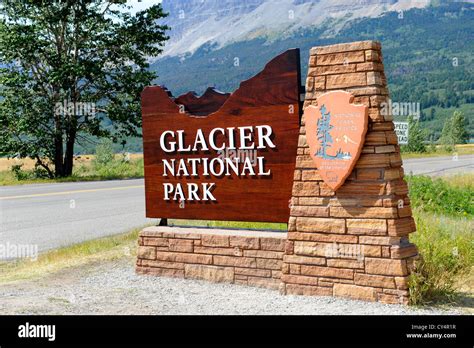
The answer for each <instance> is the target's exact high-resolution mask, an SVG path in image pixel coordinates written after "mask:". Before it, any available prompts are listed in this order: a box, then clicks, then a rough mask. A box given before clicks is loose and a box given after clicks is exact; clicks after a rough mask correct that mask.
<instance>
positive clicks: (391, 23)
mask: <svg viewBox="0 0 474 348" xmlns="http://www.w3.org/2000/svg"><path fill="white" fill-rule="evenodd" d="M336 24H337V23H334V22H331V21H328V22H326V24H325V25H324V26H322V27H319V28H317V29H305V30H301V31H299V32H298V33H296V34H293V35H292V36H291V37H288V38H285V39H276V40H275V39H273V40H271V39H268V38H260V39H254V40H251V41H243V42H237V43H233V44H230V45H228V46H225V47H223V48H221V49H213V47H210V46H204V47H202V48H200V49H199V50H198V51H197V52H196V53H194V54H193V55H188V56H184V57H183V56H182V57H169V58H164V59H161V60H158V61H157V62H156V63H155V64H153V65H152V68H153V69H156V70H157V72H158V74H159V78H158V80H157V83H158V84H163V85H165V86H167V87H168V88H169V89H170V90H171V91H172V92H173V94H174V95H179V94H181V93H184V92H187V91H189V90H194V91H196V92H197V93H202V92H203V91H204V90H205V89H206V88H207V87H208V86H215V87H217V88H218V89H220V90H223V91H233V90H235V89H236V88H237V87H238V84H239V82H240V81H241V80H244V79H247V78H249V77H251V76H252V75H254V74H255V73H257V72H258V71H259V70H261V69H262V67H263V66H264V64H265V63H266V62H267V61H269V60H270V59H271V58H272V57H274V56H275V55H277V54H278V53H280V52H282V51H284V50H286V49H288V48H292V47H299V48H300V49H301V60H302V62H301V63H302V75H303V78H304V76H305V72H306V70H307V62H308V51H309V49H310V48H311V47H312V46H317V45H326V44H331V43H337V42H349V41H356V40H379V41H381V42H382V44H383V52H384V59H385V69H386V73H387V77H388V80H389V86H390V91H391V97H392V100H393V101H396V102H412V103H420V105H421V109H422V115H421V121H422V122H423V123H424V124H425V126H426V127H425V128H426V129H428V131H429V133H430V134H428V138H433V139H437V138H438V137H439V135H440V132H441V129H442V126H443V122H444V120H445V118H446V117H447V116H449V115H451V114H452V112H453V111H454V110H455V109H461V110H463V111H464V113H465V115H466V117H467V118H468V119H472V118H473V116H474V105H473V103H474V65H473V57H472V53H473V52H474V5H473V4H467V3H452V4H448V5H442V6H431V7H428V8H426V9H411V10H408V11H405V12H400V13H397V12H391V13H387V14H386V15H384V16H382V17H379V18H365V19H360V20H356V21H352V22H349V23H347V24H346V25H345V26H344V28H343V29H342V30H340V31H339V32H338V33H337V35H335V36H333V37H325V38H322V37H321V36H322V34H323V33H325V35H326V36H327V30H328V28H329V29H330V28H331V26H335V25H336ZM470 134H471V137H473V134H474V122H472V121H471V125H470Z"/></svg>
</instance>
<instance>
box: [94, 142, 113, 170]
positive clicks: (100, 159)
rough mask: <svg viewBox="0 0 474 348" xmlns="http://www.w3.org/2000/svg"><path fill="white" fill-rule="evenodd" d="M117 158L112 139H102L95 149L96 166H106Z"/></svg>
mask: <svg viewBox="0 0 474 348" xmlns="http://www.w3.org/2000/svg"><path fill="white" fill-rule="evenodd" d="M114 157H115V154H114V147H113V142H112V140H110V139H102V140H101V141H100V143H99V145H97V146H96V148H95V159H94V165H95V166H98V167H100V166H104V165H107V164H108V163H110V162H112V161H113V159H114Z"/></svg>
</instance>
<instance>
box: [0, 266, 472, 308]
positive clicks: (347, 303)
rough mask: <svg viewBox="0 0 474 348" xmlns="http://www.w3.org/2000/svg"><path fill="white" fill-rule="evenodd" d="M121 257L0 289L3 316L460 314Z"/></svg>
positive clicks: (0, 306)
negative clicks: (151, 272) (137, 265)
mask: <svg viewBox="0 0 474 348" xmlns="http://www.w3.org/2000/svg"><path fill="white" fill-rule="evenodd" d="M133 263H134V260H133V259H131V258H122V259H118V260H115V261H108V262H105V263H100V264H89V265H86V266H80V267H75V268H70V269H68V270H64V271H60V272H58V273H55V274H52V275H49V276H46V277H43V278H38V279H34V280H27V281H20V282H15V283H9V284H0V313H2V314H26V315H35V314H60V315H61V314H78V315H84V314H112V315H113V314H132V315H133V314H135V315H137V314H155V315H171V314H188V315H198V314H201V315H216V314H221V315H232V314H235V315H258V314H261V315H283V314H287V315H296V314H300V315H310V314H312V315H347V314H361V315H376V314H380V315H410V314H422V315H425V314H426V315H430V314H463V313H462V312H460V311H458V310H456V309H450V310H442V309H439V308H423V309H420V308H409V307H404V306H401V305H385V304H380V303H366V302H361V301H353V300H347V299H340V298H333V297H305V296H283V295H280V294H279V293H278V291H274V290H268V289H261V288H253V287H247V286H240V285H233V284H222V283H221V284H214V283H209V282H205V281H198V280H187V279H175V278H165V277H153V276H142V275H136V274H135V271H134V265H133Z"/></svg>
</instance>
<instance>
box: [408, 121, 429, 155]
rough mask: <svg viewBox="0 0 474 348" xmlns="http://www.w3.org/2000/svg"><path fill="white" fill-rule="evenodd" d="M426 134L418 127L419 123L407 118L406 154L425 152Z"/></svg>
mask: <svg viewBox="0 0 474 348" xmlns="http://www.w3.org/2000/svg"><path fill="white" fill-rule="evenodd" d="M425 137H426V134H425V132H424V131H423V129H421V127H420V121H419V120H416V121H415V120H414V119H413V117H412V116H410V117H409V118H408V145H407V146H406V150H407V151H408V152H426V146H425V144H424V140H425Z"/></svg>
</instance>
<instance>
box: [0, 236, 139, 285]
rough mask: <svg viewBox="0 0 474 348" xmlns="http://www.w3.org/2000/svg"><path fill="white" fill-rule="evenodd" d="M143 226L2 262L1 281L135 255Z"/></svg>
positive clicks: (16, 279)
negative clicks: (31, 258) (31, 257)
mask: <svg viewBox="0 0 474 348" xmlns="http://www.w3.org/2000/svg"><path fill="white" fill-rule="evenodd" d="M140 230H141V228H137V229H134V230H132V231H130V232H128V233H125V234H121V235H115V236H111V237H104V238H100V239H94V240H89V241H86V242H83V243H78V244H74V245H71V246H68V247H64V248H60V249H55V250H52V251H48V252H45V253H43V254H41V255H39V256H38V259H37V260H35V261H32V260H29V259H22V260H18V261H10V262H0V284H1V283H8V282H14V281H20V280H27V279H31V278H37V277H43V276H46V275H48V274H52V273H55V272H58V271H60V270H64V269H68V268H71V267H78V266H81V265H85V264H88V263H92V262H103V261H108V260H114V259H118V258H122V257H134V256H135V255H136V249H137V247H136V246H137V240H138V234H139V232H140Z"/></svg>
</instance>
